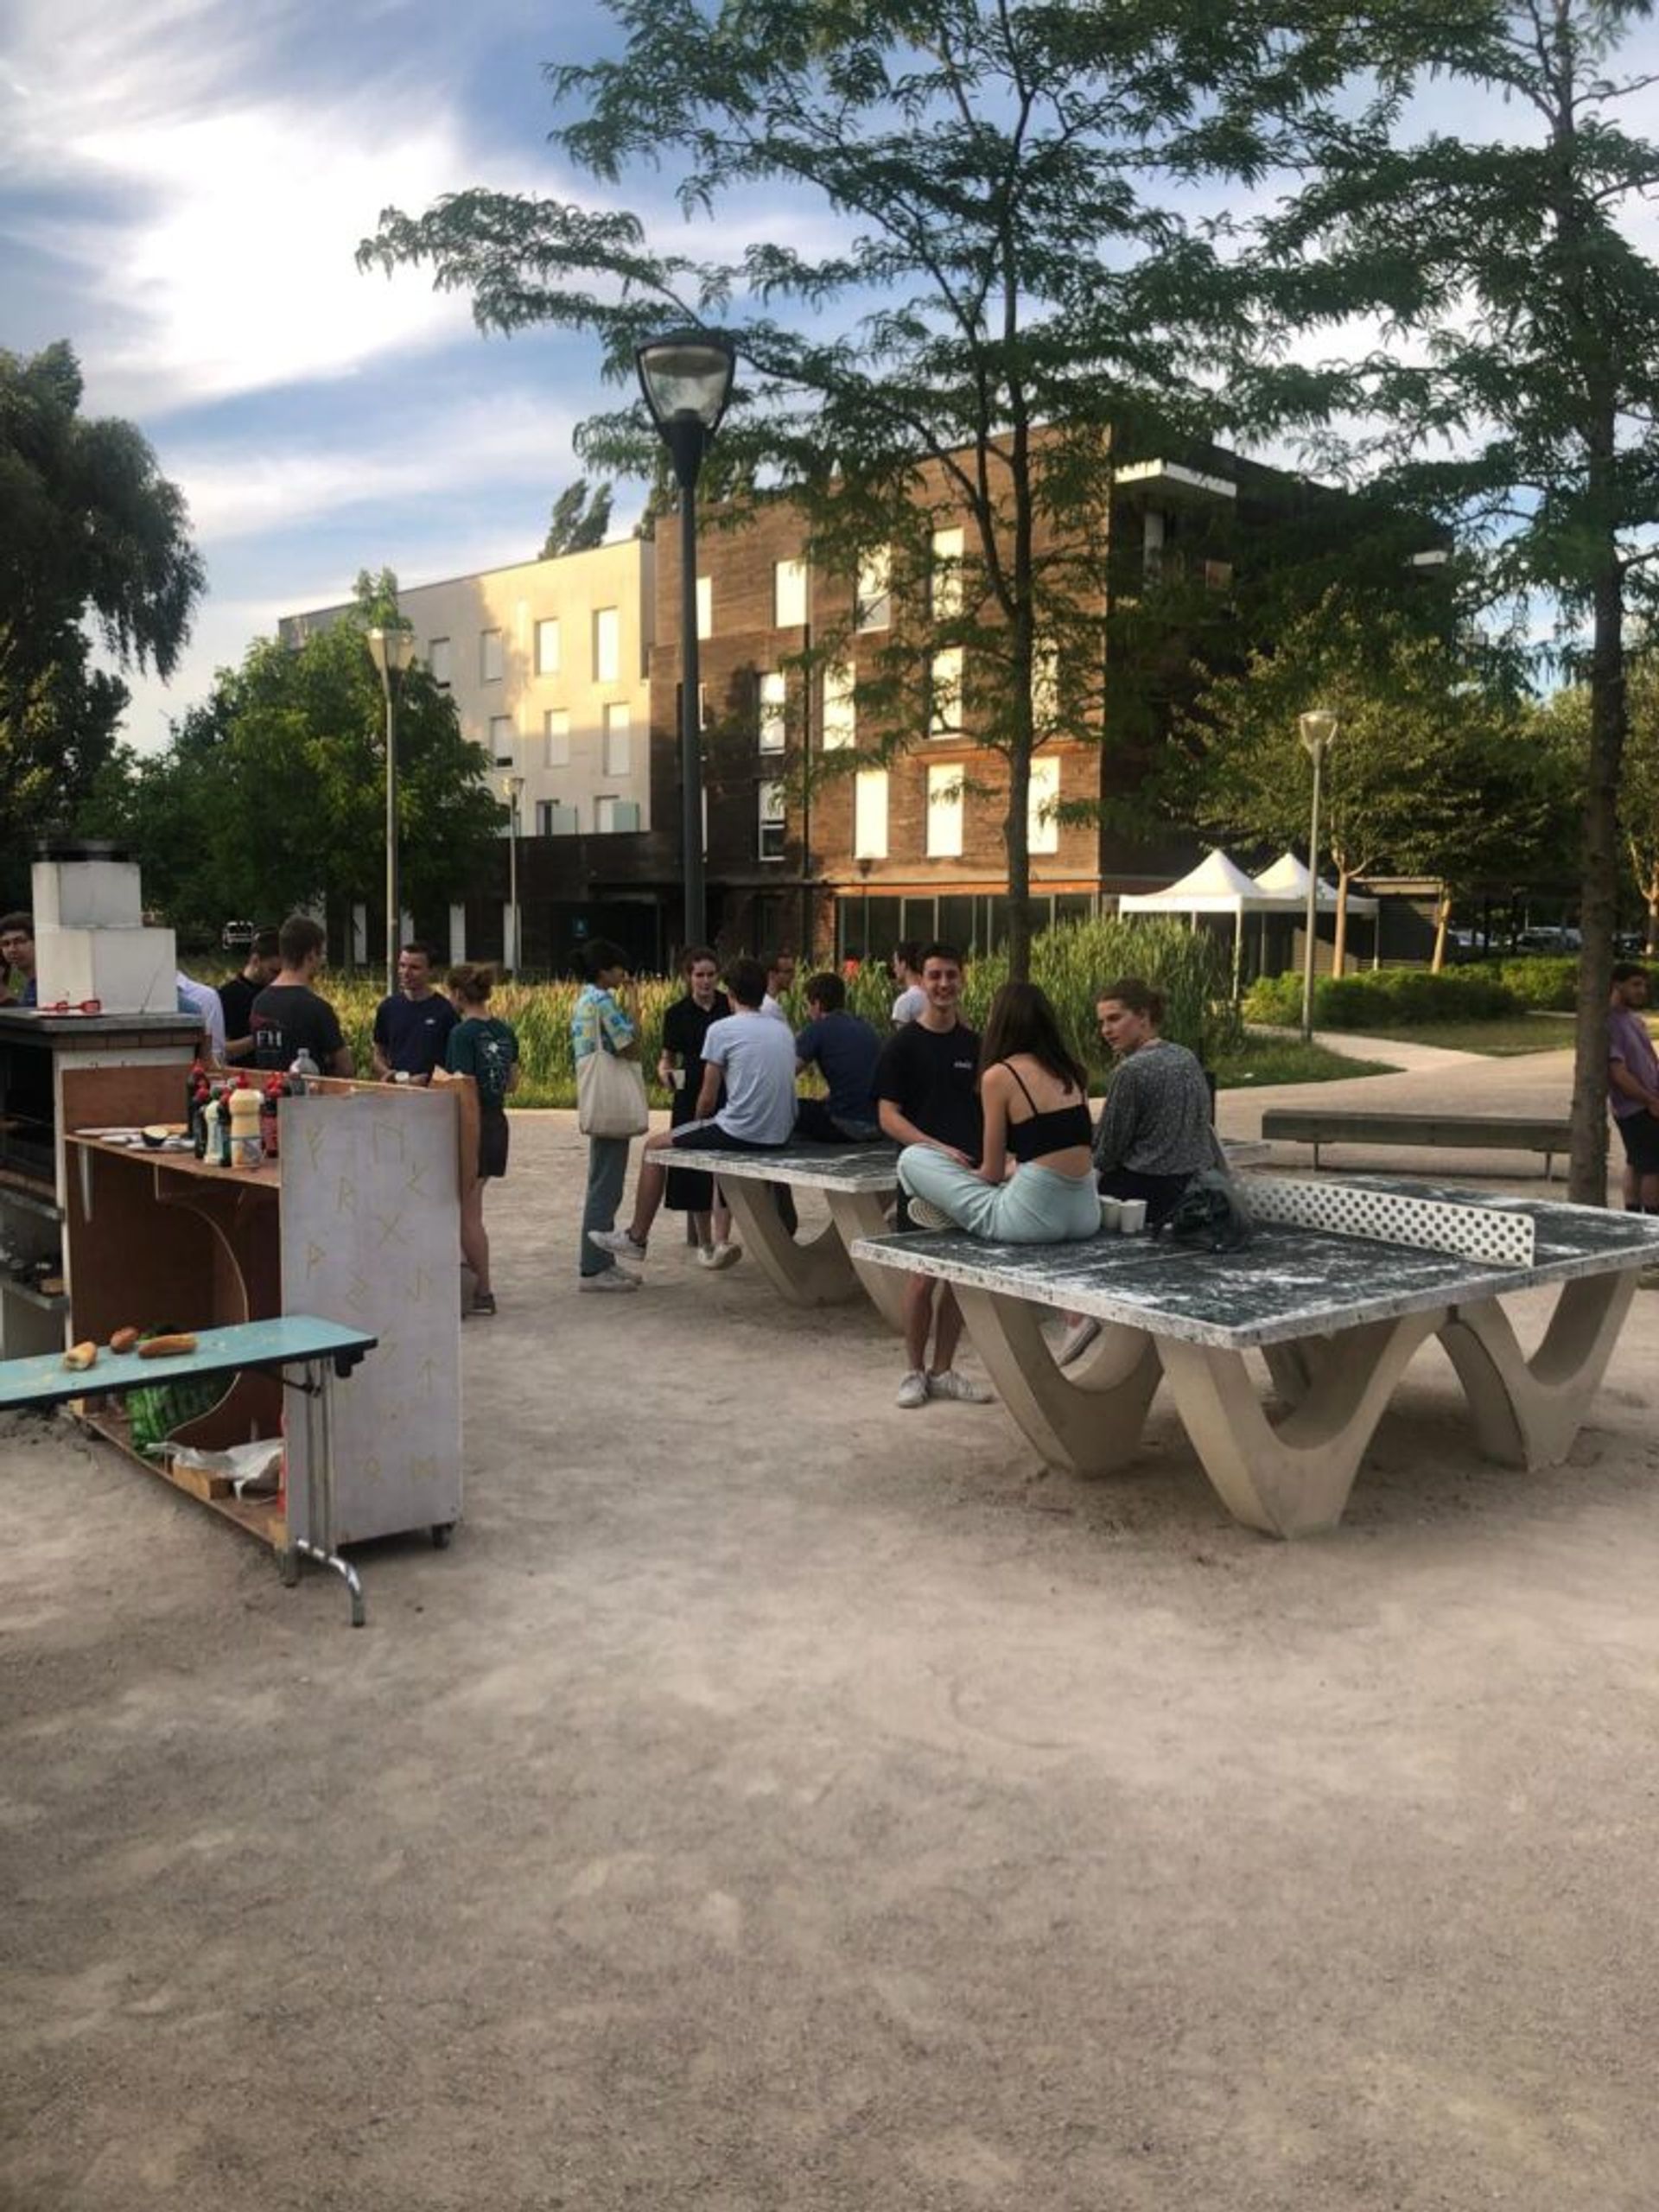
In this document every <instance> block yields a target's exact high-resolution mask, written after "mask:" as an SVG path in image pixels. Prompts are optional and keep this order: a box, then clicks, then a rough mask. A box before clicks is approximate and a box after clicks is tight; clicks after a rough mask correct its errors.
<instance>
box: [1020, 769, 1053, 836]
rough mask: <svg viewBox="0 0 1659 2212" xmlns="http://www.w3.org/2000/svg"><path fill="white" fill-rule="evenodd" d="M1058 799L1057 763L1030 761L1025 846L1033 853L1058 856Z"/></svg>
mask: <svg viewBox="0 0 1659 2212" xmlns="http://www.w3.org/2000/svg"><path fill="white" fill-rule="evenodd" d="M1059 796H1060V764H1059V762H1058V760H1033V762H1032V764H1031V784H1030V787H1029V790H1028V791H1027V798H1026V845H1027V850H1029V851H1030V852H1033V853H1058V851H1059V849H1060V822H1059V817H1058V815H1057V814H1056V813H1055V811H1054V808H1055V804H1056V802H1057V801H1058V798H1059Z"/></svg>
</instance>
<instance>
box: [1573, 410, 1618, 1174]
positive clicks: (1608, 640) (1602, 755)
mask: <svg viewBox="0 0 1659 2212" xmlns="http://www.w3.org/2000/svg"><path fill="white" fill-rule="evenodd" d="M1611 429H1612V426H1611V422H1610V423H1608V424H1607V425H1606V433H1607V446H1606V450H1607V451H1608V452H1609V453H1610V454H1611ZM1603 512H1605V509H1604V510H1603ZM1593 621H1594V629H1593V633H1592V645H1591V657H1590V753H1589V759H1588V760H1587V761H1586V764H1585V765H1586V779H1585V780H1586V797H1585V807H1584V837H1583V843H1582V846H1581V849H1580V854H1581V858H1580V893H1579V898H1580V913H1579V920H1580V929H1581V930H1582V931H1583V940H1584V941H1583V946H1582V949H1581V952H1580V960H1579V989H1578V997H1577V1001H1576V1003H1575V1007H1574V1012H1575V1016H1576V1020H1575V1024H1574V1028H1575V1051H1574V1055H1573V1147H1572V1153H1571V1164H1570V1167H1569V1170H1568V1175H1567V1196H1568V1198H1571V1199H1572V1200H1573V1202H1574V1204H1575V1205H1586V1206H1599V1205H1605V1204H1606V1203H1607V1001H1608V996H1609V994H1610V992H1611V988H1612V966H1613V931H1614V925H1615V921H1616V918H1617V911H1616V910H1617V903H1618V775H1619V767H1620V764H1621V762H1622V760H1623V759H1624V730H1625V700H1624V580H1623V577H1622V575H1621V574H1620V571H1619V567H1618V552H1617V548H1616V546H1615V545H1614V543H1613V541H1612V537H1611V530H1610V531H1608V533H1607V540H1606V544H1605V550H1604V552H1603V555H1602V559H1601V569H1600V573H1599V575H1598V576H1597V578H1596V584H1595V594H1594V601H1593Z"/></svg>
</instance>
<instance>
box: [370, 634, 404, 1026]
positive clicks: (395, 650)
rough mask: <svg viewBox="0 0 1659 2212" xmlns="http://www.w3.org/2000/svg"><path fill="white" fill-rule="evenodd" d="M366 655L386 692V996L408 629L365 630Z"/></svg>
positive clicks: (397, 902)
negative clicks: (399, 705)
mask: <svg viewBox="0 0 1659 2212" xmlns="http://www.w3.org/2000/svg"><path fill="white" fill-rule="evenodd" d="M368 647H369V658H370V659H371V660H372V662H373V663H374V665H375V667H376V669H377V670H378V673H379V677H380V688H381V690H383V691H384V692H385V695H386V996H387V997H388V998H391V996H392V995H393V994H394V993H395V992H396V990H397V939H398V938H399V936H400V935H401V934H402V923H403V914H404V910H403V905H402V901H401V899H400V898H399V895H398V888H397V686H398V684H399V683H400V682H401V680H402V678H403V676H404V671H405V670H406V669H407V668H408V667H409V665H410V662H411V661H412V660H413V659H414V658H415V632H413V631H412V630H401V629H400V630H386V629H381V628H378V627H376V628H375V629H372V630H371V631H370V632H368Z"/></svg>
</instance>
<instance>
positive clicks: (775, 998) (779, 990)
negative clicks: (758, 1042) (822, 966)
mask: <svg viewBox="0 0 1659 2212" xmlns="http://www.w3.org/2000/svg"><path fill="white" fill-rule="evenodd" d="M761 964H762V966H763V967H764V968H765V969H766V996H765V998H763V999H762V1000H761V1001H760V1011H761V1013H762V1014H770V1015H771V1016H772V1020H774V1021H787V1020H789V1009H788V1008H787V1007H785V1004H784V1000H785V997H786V996H787V995H788V994H789V993H790V992H791V991H792V990H793V989H794V988H795V956H794V954H793V953H792V952H769V953H768V954H767V955H766V959H765V960H764V962H763V963H761Z"/></svg>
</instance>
